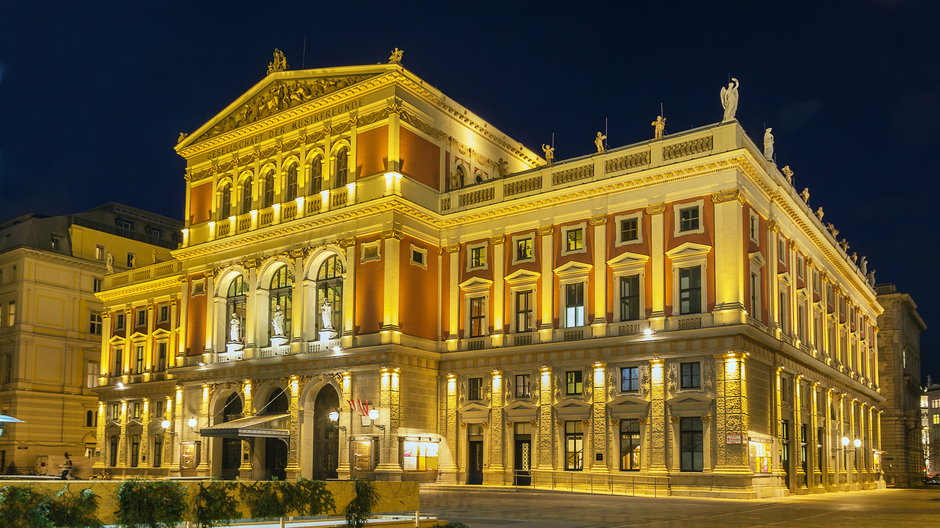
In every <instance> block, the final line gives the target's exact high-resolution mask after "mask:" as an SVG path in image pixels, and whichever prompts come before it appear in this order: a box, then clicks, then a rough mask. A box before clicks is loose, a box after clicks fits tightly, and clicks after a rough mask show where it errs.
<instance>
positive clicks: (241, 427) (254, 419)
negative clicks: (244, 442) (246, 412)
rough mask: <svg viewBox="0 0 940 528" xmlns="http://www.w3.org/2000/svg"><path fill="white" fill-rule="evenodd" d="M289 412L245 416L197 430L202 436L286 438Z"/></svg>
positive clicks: (288, 433)
mask: <svg viewBox="0 0 940 528" xmlns="http://www.w3.org/2000/svg"><path fill="white" fill-rule="evenodd" d="M289 419H290V415H289V414H261V415H257V416H246V417H245V418H238V419H237V420H232V421H230V422H222V423H217V424H215V425H210V426H209V427H203V428H202V429H200V430H199V434H200V435H202V436H209V437H217V438H288V437H290V431H289V430H288V427H289Z"/></svg>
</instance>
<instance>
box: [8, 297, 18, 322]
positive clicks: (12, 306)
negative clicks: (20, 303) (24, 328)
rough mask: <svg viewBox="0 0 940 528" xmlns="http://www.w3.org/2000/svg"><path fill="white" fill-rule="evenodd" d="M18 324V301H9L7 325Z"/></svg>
mask: <svg viewBox="0 0 940 528" xmlns="http://www.w3.org/2000/svg"><path fill="white" fill-rule="evenodd" d="M15 324H16V301H10V302H8V303H7V326H13V325H15Z"/></svg>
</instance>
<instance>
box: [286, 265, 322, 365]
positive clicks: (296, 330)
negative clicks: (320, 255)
mask: <svg viewBox="0 0 940 528" xmlns="http://www.w3.org/2000/svg"><path fill="white" fill-rule="evenodd" d="M291 267H292V268H293V269H292V270H291V273H293V274H294V287H293V288H292V289H291V314H290V317H291V325H290V336H289V337H290V342H291V343H297V344H296V345H295V344H292V345H291V353H292V354H296V353H298V352H301V347H303V340H304V327H305V326H306V324H307V323H306V321H305V319H306V317H305V314H308V313H312V311H314V310H319V306H315V304H316V300H314V306H308V305H307V298H306V297H304V284H305V283H306V277H305V276H304V259H303V257H302V256H301V257H296V258H292V259H291ZM316 313H319V311H317V312H316Z"/></svg>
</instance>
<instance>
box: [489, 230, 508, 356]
mask: <svg viewBox="0 0 940 528" xmlns="http://www.w3.org/2000/svg"><path fill="white" fill-rule="evenodd" d="M505 240H506V237H505V236H503V235H499V236H494V237H491V238H490V244H491V245H492V247H493V341H494V342H493V346H502V344H503V340H504V339H505V330H504V328H503V327H504V324H505V316H504V313H505V311H506V301H505V300H504V299H505V293H506V285H505V284H504V283H503V277H504V276H505V274H506V265H505V264H506V258H505V248H506V244H505V243H504V242H505Z"/></svg>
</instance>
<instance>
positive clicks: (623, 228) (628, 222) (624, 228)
mask: <svg viewBox="0 0 940 528" xmlns="http://www.w3.org/2000/svg"><path fill="white" fill-rule="evenodd" d="M639 239H640V222H639V218H625V219H623V220H621V221H620V241H621V242H633V241H634V240H639Z"/></svg>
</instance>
